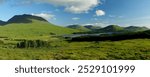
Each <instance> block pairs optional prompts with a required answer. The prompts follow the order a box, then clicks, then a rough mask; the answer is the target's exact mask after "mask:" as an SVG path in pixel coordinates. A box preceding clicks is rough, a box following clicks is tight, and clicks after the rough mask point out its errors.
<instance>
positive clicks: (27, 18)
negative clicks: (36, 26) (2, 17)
mask: <svg viewBox="0 0 150 77" xmlns="http://www.w3.org/2000/svg"><path fill="white" fill-rule="evenodd" d="M32 20H39V21H45V22H48V21H47V20H45V19H44V18H42V17H38V16H33V15H28V14H23V15H15V16H14V17H12V18H11V19H9V20H8V21H7V23H31V22H32Z"/></svg>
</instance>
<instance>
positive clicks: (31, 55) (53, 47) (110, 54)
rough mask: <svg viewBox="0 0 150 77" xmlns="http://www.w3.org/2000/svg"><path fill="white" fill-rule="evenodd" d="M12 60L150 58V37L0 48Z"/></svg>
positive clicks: (3, 56)
mask: <svg viewBox="0 0 150 77" xmlns="http://www.w3.org/2000/svg"><path fill="white" fill-rule="evenodd" d="M0 59H4V60H5V59H6V60H7V59H10V60H18V59H19V60H20V59H21V60H22V59H23V60H47V59H51V60H66V59H67V60H68V59H69V60H120V59H121V60H149V59H150V39H134V40H124V41H115V42H111V41H106V42H70V43H69V42H66V41H60V40H59V41H58V40H57V41H53V42H51V43H50V46H49V47H48V48H23V49H20V48H2V47H1V48H0Z"/></svg>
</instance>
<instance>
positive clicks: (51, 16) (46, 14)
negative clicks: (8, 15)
mask: <svg viewBox="0 0 150 77" xmlns="http://www.w3.org/2000/svg"><path fill="white" fill-rule="evenodd" d="M31 15H34V16H39V17H42V18H44V19H46V20H49V19H56V18H55V15H52V14H48V13H39V14H34V13H32V14H31Z"/></svg>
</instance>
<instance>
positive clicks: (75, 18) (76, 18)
mask: <svg viewBox="0 0 150 77" xmlns="http://www.w3.org/2000/svg"><path fill="white" fill-rule="evenodd" d="M72 20H80V18H78V17H74V18H72Z"/></svg>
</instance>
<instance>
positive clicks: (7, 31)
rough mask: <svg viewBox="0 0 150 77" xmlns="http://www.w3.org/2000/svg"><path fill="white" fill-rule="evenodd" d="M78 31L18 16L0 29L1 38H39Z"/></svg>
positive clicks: (32, 17) (37, 18)
mask: <svg viewBox="0 0 150 77" xmlns="http://www.w3.org/2000/svg"><path fill="white" fill-rule="evenodd" d="M76 31H77V30H74V29H69V28H65V27H60V26H57V25H54V24H51V23H49V22H48V21H46V20H45V19H43V18H41V17H37V16H32V15H17V16H14V17H13V18H11V19H10V20H8V22H7V24H6V25H4V26H1V27H0V37H11V38H38V37H43V36H50V35H51V34H55V35H60V34H70V33H73V32H76Z"/></svg>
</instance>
